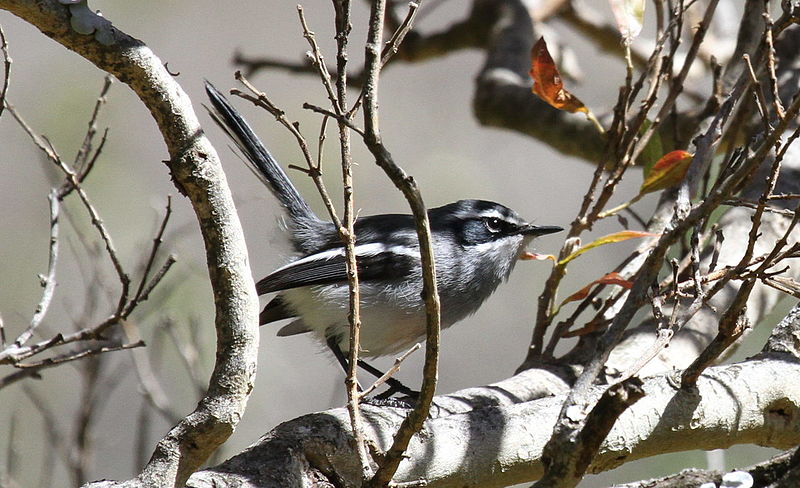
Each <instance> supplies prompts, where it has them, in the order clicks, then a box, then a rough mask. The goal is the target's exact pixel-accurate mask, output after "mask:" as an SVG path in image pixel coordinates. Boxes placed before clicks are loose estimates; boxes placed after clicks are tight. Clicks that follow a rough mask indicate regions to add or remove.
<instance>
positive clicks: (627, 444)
mask: <svg viewBox="0 0 800 488" xmlns="http://www.w3.org/2000/svg"><path fill="white" fill-rule="evenodd" d="M798 373H800V364H799V363H798V362H797V361H796V359H794V358H792V357H791V356H789V355H786V354H782V355H780V357H775V356H773V357H770V358H765V359H760V360H751V361H746V362H743V363H739V364H734V365H730V366H721V367H716V368H710V369H709V370H707V371H706V372H705V373H704V374H703V375H702V376H701V377H700V379H699V381H698V384H697V390H696V391H692V392H689V391H676V390H675V388H674V387H673V384H674V382H673V381H672V379H671V377H670V375H671V373H670V374H664V375H661V376H656V377H652V378H649V379H647V380H645V381H644V386H643V389H644V391H645V396H644V398H642V399H641V400H639V402H638V403H636V404H635V405H633V406H632V407H630V408H629V409H628V410H627V411H625V412H624V413H623V414H622V415H621V416H620V418H619V421H618V422H617V423H616V424H615V425H614V427H613V428H612V429H611V432H610V434H609V436H608V439H611V441H608V440H607V441H605V442H603V444H602V445H601V446H600V450H599V452H598V454H597V456H596V457H595V458H594V459H593V461H592V464H591V465H590V466H589V469H588V471H589V472H592V473H597V472H602V471H606V470H609V469H612V468H615V467H617V466H619V465H621V464H623V463H625V462H629V461H632V460H635V459H641V458H645V457H648V456H653V455H657V454H662V453H665V452H677V451H683V450H689V449H718V448H724V447H729V446H731V445H734V444H759V445H764V446H772V447H777V448H784V449H785V448H789V447H791V446H793V445H796V444H797V443H798V442H800V434H798V432H800V430H799V429H798V427H800V384H798V383H797V382H796V381H794V380H793V378H795V377H796V376H795V375H797V374H798ZM522 374H523V375H529V376H528V378H531V376H530V375H534V374H541V371H539V372H536V373H532V372H531V371H527V372H525V373H522ZM503 384H504V382H503V383H498V384H496V385H493V386H490V387H486V388H484V389H483V391H484V392H485V393H486V394H487V395H489V396H493V395H494V394H495V393H494V392H497V391H498V390H500V389H502V385H503ZM475 390H477V389H473V392H475ZM601 392H602V390H601V389H598V390H597V393H598V394H599V393H601ZM474 398H475V399H476V404H479V406H476V407H475V408H472V409H468V410H466V411H463V412H458V413H449V412H447V411H445V410H438V411H437V409H436V408H435V407H434V409H433V415H434V417H433V418H431V419H428V420H427V421H426V422H425V426H424V427H423V430H422V436H421V437H422V438H415V439H414V440H412V442H411V445H410V446H409V449H408V451H407V452H406V455H407V456H408V457H407V458H406V459H404V461H403V463H401V465H400V469H399V470H398V472H397V474H396V475H395V478H394V480H395V482H398V483H400V482H414V481H420V480H422V481H425V482H427V483H428V484H427V485H425V486H430V487H449V486H465V485H468V486H485V487H492V486H508V485H510V484H514V483H522V482H530V481H532V480H534V479H537V478H539V477H540V476H541V475H542V474H543V466H542V464H541V461H540V459H541V454H542V448H543V447H544V445H545V443H546V442H547V440H548V438H549V436H550V433H551V431H552V427H553V424H554V423H555V420H556V418H557V416H558V412H559V410H560V408H561V404H562V403H563V401H564V395H563V394H560V395H558V396H555V397H546V398H542V399H539V400H535V401H529V402H523V403H514V402H510V403H504V404H502V405H500V406H492V405H488V404H480V402H479V401H477V399H478V398H480V397H479V396H477V397H474ZM440 401H441V402H442V403H444V404H447V403H449V402H450V401H451V397H449V396H446V397H437V399H436V402H435V405H439V403H440ZM364 410H365V411H364V414H365V430H366V431H367V432H368V433H370V434H371V435H370V437H371V438H373V439H376V440H377V441H378V442H379V446H378V447H379V448H385V447H386V446H388V444H389V443H390V442H391V438H392V435H393V433H394V432H395V431H396V429H397V428H399V425H400V423H401V422H402V420H403V415H402V412H398V411H396V410H392V409H388V408H381V409H375V408H369V407H365V409H364ZM349 438H350V434H349V422H348V418H347V413H346V411H345V410H344V409H336V410H330V411H327V412H323V413H319V414H314V415H308V416H304V417H301V418H299V419H296V420H292V421H289V422H286V423H284V424H282V425H280V426H279V427H277V428H276V429H275V430H273V431H272V432H270V433H269V434H267V435H266V436H265V437H263V438H262V439H261V440H260V441H259V442H258V443H257V444H255V445H254V446H252V447H250V448H249V449H247V450H246V451H245V452H243V453H241V454H239V455H237V456H236V457H234V458H231V459H230V460H228V461H226V462H225V463H223V464H221V465H219V466H217V467H214V468H211V469H208V470H205V471H201V472H199V473H196V474H195V475H194V476H193V477H192V478H191V479H190V480H189V483H188V486H191V487H195V488H199V487H210V486H216V487H222V486H241V487H278V486H304V485H303V483H306V485H308V484H311V483H312V482H317V483H323V482H324V480H326V479H327V480H331V479H334V478H332V476H333V474H334V473H335V475H336V476H337V477H338V482H341V483H342V484H344V485H346V486H351V485H352V486H358V480H360V478H359V475H360V471H359V469H358V460H357V457H356V454H355V452H354V451H353V449H352V446H351V444H350V443H349V442H348V440H349ZM426 439H427V442H426ZM443 446H446V448H444V447H443ZM337 486H340V485H337Z"/></svg>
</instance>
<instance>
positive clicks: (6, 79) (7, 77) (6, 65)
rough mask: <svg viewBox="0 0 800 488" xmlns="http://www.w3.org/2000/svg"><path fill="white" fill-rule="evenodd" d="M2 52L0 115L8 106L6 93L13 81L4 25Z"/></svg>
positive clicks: (0, 46) (0, 42)
mask: <svg viewBox="0 0 800 488" xmlns="http://www.w3.org/2000/svg"><path fill="white" fill-rule="evenodd" d="M0 52H2V53H3V87H2V88H0V116H2V115H3V110H4V109H5V106H6V94H7V93H8V84H9V83H10V82H11V62H12V61H11V55H10V54H8V42H6V33H5V32H4V31H3V26H2V25H0Z"/></svg>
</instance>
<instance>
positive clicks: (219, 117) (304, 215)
mask: <svg viewBox="0 0 800 488" xmlns="http://www.w3.org/2000/svg"><path fill="white" fill-rule="evenodd" d="M206 93H207V94H208V98H209V99H210V100H211V104H212V105H213V106H214V110H213V111H211V110H209V113H210V114H211V117H213V119H214V121H215V122H216V123H217V124H218V125H219V126H220V127H221V128H222V130H224V131H225V133H226V134H228V136H229V137H230V138H231V139H232V140H233V141H234V142H235V143H236V146H237V147H238V148H239V150H240V151H242V153H243V154H244V156H245V158H246V160H247V162H248V164H249V165H250V167H251V169H252V170H253V172H254V173H255V174H256V176H258V178H259V179H260V180H261V181H262V182H263V183H264V185H266V187H267V188H269V189H270V191H271V192H272V194H273V195H275V198H277V199H278V201H279V202H280V203H281V205H283V207H284V208H285V209H286V211H287V212H288V213H289V217H290V218H291V219H292V220H293V221H295V222H303V221H307V220H309V219H310V220H318V219H317V217H316V215H315V214H314V212H313V211H312V210H311V207H309V206H308V204H307V203H306V201H305V200H304V199H303V197H302V196H301V195H300V193H299V192H298V191H297V188H295V187H294V185H293V184H292V182H291V181H290V180H289V178H288V177H287V176H286V173H284V171H283V169H281V167H280V166H279V165H278V162H277V161H275V158H273V157H272V154H270V153H269V151H268V150H267V148H266V147H264V144H262V143H261V140H260V139H259V138H258V136H257V135H255V133H254V132H253V129H251V128H250V125H249V124H248V123H247V121H246V120H244V117H242V116H241V114H239V112H237V111H236V109H235V108H233V106H232V105H231V104H230V103H229V102H228V100H227V99H226V98H225V97H224V96H223V95H222V93H220V92H219V91H218V90H217V89H216V88H214V85H212V84H211V83H210V82H209V81H206Z"/></svg>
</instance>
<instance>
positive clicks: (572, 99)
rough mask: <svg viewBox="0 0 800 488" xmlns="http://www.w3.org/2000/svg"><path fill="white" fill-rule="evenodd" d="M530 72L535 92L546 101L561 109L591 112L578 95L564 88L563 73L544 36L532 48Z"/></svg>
mask: <svg viewBox="0 0 800 488" xmlns="http://www.w3.org/2000/svg"><path fill="white" fill-rule="evenodd" d="M530 74H531V78H533V93H535V94H537V95H539V97H540V98H541V99H542V100H544V101H545V102H547V103H549V104H550V105H552V106H553V107H555V108H557V109H559V110H564V111H567V112H584V113H587V114H588V113H589V109H587V108H586V106H585V105H584V104H583V102H581V101H580V100H579V99H578V97H576V96H575V95H573V94H572V93H570V92H568V91H567V90H566V89H564V82H563V81H562V80H561V74H560V73H559V72H558V68H557V67H556V64H555V62H553V57H552V56H550V52H549V51H548V50H547V43H546V42H545V41H544V37H542V38H540V39H539V40H538V41H537V42H536V44H534V46H533V49H532V50H531V71H530Z"/></svg>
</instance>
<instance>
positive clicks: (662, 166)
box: [639, 150, 694, 195]
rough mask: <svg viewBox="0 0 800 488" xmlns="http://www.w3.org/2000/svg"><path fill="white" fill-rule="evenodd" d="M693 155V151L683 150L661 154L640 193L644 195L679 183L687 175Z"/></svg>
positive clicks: (645, 179)
mask: <svg viewBox="0 0 800 488" xmlns="http://www.w3.org/2000/svg"><path fill="white" fill-rule="evenodd" d="M693 157H694V155H692V154H691V153H688V152H686V151H682V150H677V151H672V152H669V153H667V154H665V155H663V156H661V159H659V160H658V161H656V164H654V165H653V167H652V168H651V169H650V172H648V173H647V175H646V176H645V178H644V182H643V183H642V187H641V188H640V189H639V193H640V194H642V195H644V194H645V193H652V192H654V191H658V190H663V189H665V188H670V187H672V186H675V185H677V184H678V183H680V182H681V181H683V179H684V178H685V177H686V172H687V171H689V165H690V164H691V162H692V158H693Z"/></svg>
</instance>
